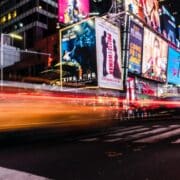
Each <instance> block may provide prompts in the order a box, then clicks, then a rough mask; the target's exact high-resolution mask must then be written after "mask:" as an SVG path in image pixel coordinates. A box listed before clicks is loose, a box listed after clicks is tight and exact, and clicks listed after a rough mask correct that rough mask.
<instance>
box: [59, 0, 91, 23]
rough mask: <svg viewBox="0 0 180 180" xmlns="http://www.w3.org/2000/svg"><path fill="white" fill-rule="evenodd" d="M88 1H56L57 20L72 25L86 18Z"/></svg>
mask: <svg viewBox="0 0 180 180" xmlns="http://www.w3.org/2000/svg"><path fill="white" fill-rule="evenodd" d="M88 15H89V0H58V19H59V22H61V23H64V24H72V23H75V22H78V21H80V20H81V19H83V18H85V17H88Z"/></svg>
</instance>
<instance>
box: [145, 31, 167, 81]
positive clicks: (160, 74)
mask: <svg viewBox="0 0 180 180" xmlns="http://www.w3.org/2000/svg"><path fill="white" fill-rule="evenodd" d="M143 52H144V53H143V60H142V76H143V77H146V78H148V79H152V80H156V81H160V82H165V81H166V70H167V53H168V44H167V42H165V41H164V40H163V39H161V38H160V37H158V36H157V35H156V34H154V33H153V32H151V31H150V30H148V29H147V28H144V43H143Z"/></svg>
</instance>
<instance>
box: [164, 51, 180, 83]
mask: <svg viewBox="0 0 180 180" xmlns="http://www.w3.org/2000/svg"><path fill="white" fill-rule="evenodd" d="M167 73H168V75H167V79H168V80H167V81H168V83H172V84H176V85H180V51H176V50H175V49H173V48H171V47H169V53H168V70H167Z"/></svg>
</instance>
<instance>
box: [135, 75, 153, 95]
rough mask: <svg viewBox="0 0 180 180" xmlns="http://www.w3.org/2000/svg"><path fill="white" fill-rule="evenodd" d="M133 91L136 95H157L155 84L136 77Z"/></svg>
mask: <svg viewBox="0 0 180 180" xmlns="http://www.w3.org/2000/svg"><path fill="white" fill-rule="evenodd" d="M135 93H136V94H137V95H148V96H157V84H156V83H153V82H149V81H147V80H144V79H140V78H136V83H135Z"/></svg>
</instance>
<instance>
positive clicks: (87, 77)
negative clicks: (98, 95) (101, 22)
mask: <svg viewBox="0 0 180 180" xmlns="http://www.w3.org/2000/svg"><path fill="white" fill-rule="evenodd" d="M60 54H61V64H62V71H63V78H65V79H66V82H70V81H76V82H77V81H78V82H83V83H86V82H87V83H90V82H91V81H93V82H94V80H96V78H97V66H96V40H95V22H94V19H93V18H90V19H87V20H84V21H81V22H80V23H76V24H74V25H72V26H69V27H67V28H65V29H62V30H61V31H60Z"/></svg>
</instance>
